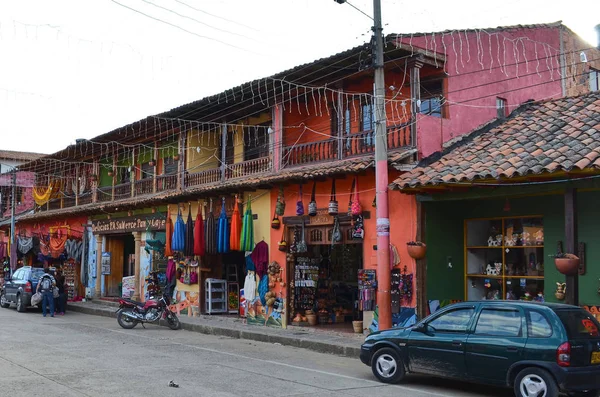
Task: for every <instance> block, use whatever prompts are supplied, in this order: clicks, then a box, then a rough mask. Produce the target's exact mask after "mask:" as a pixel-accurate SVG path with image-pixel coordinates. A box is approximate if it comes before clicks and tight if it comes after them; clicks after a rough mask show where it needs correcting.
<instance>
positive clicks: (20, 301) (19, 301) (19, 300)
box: [17, 294, 27, 313]
mask: <svg viewBox="0 0 600 397" xmlns="http://www.w3.org/2000/svg"><path fill="white" fill-rule="evenodd" d="M26 310H27V308H26V307H25V305H24V304H23V299H22V298H21V294H19V295H17V311H18V312H21V313H23V312H24V311H26Z"/></svg>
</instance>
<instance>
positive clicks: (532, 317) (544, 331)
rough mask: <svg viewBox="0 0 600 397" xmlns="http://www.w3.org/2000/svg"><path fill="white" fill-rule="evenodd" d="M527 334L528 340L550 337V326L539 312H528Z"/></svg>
mask: <svg viewBox="0 0 600 397" xmlns="http://www.w3.org/2000/svg"><path fill="white" fill-rule="evenodd" d="M527 333H528V334H529V337H530V338H549V337H551V336H552V326H551V325H550V323H549V322H548V319H547V318H546V316H544V315H543V314H542V313H540V312H536V311H533V310H531V311H529V323H528V324H527Z"/></svg>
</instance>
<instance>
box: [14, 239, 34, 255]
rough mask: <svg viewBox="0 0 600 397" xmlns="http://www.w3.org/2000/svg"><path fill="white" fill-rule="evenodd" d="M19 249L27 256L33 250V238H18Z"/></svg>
mask: <svg viewBox="0 0 600 397" xmlns="http://www.w3.org/2000/svg"><path fill="white" fill-rule="evenodd" d="M17 248H18V249H19V252H20V253H22V254H23V255H25V254H27V253H28V252H29V251H30V250H31V249H32V248H33V237H25V236H19V237H18V238H17Z"/></svg>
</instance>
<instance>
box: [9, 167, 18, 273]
mask: <svg viewBox="0 0 600 397" xmlns="http://www.w3.org/2000/svg"><path fill="white" fill-rule="evenodd" d="M10 201H11V203H10V252H11V255H10V268H11V269H14V268H15V267H16V266H17V258H16V257H15V255H12V253H13V252H17V251H16V250H15V249H14V248H13V247H14V244H15V207H16V202H17V170H16V168H13V169H12V198H11V200H10Z"/></svg>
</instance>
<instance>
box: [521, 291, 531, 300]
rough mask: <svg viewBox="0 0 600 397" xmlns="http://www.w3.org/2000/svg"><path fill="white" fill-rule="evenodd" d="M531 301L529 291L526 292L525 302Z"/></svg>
mask: <svg viewBox="0 0 600 397" xmlns="http://www.w3.org/2000/svg"><path fill="white" fill-rule="evenodd" d="M531 299H532V297H531V294H530V293H529V291H527V292H525V295H523V300H526V301H530V300H531Z"/></svg>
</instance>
